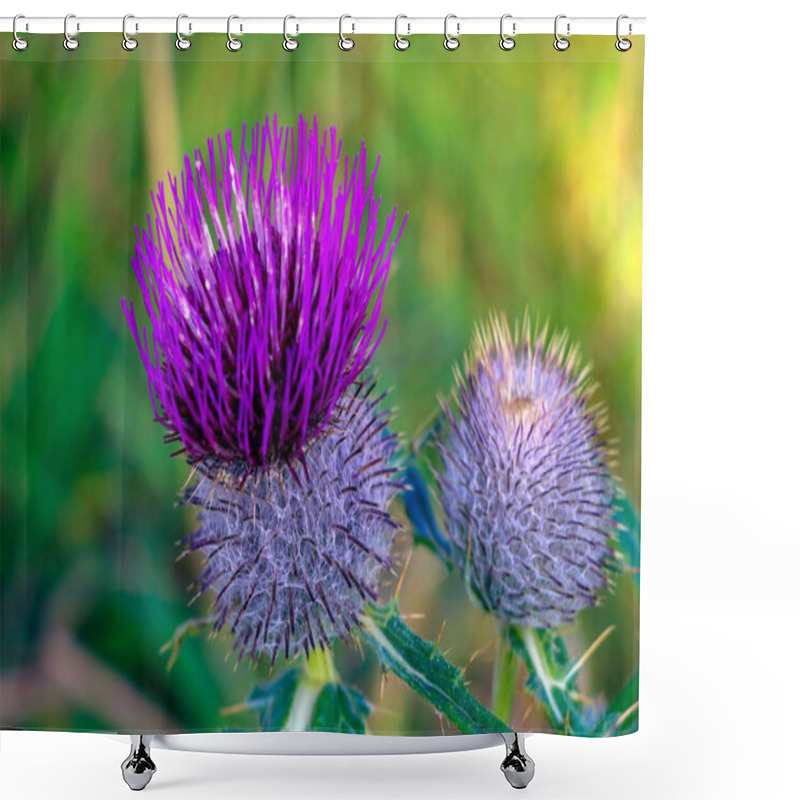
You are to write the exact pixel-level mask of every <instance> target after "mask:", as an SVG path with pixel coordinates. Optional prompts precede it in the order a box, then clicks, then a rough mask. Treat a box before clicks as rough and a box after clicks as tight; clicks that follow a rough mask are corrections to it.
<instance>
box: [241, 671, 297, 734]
mask: <svg viewBox="0 0 800 800" xmlns="http://www.w3.org/2000/svg"><path fill="white" fill-rule="evenodd" d="M301 677H302V672H301V670H299V669H296V668H294V669H290V670H287V671H286V672H284V673H283V675H281V676H279V677H278V678H276V679H275V680H274V681H270V682H269V683H262V684H259V685H258V686H256V687H255V688H254V689H253V691H252V692H250V696H249V697H248V698H247V700H246V701H245V707H246V708H247V709H249V710H251V711H257V712H258V724H259V726H260V728H261V730H263V731H281V730H284V728H285V726H286V722H287V721H288V719H289V713H290V711H291V709H292V701H293V700H294V695H295V692H296V691H297V687H298V686H299V685H300V679H301Z"/></svg>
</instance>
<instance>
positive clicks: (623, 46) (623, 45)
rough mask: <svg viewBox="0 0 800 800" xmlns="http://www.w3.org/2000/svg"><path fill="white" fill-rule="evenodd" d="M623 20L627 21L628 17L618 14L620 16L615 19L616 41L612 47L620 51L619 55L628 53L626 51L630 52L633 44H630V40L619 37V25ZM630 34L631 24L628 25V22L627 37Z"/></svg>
mask: <svg viewBox="0 0 800 800" xmlns="http://www.w3.org/2000/svg"><path fill="white" fill-rule="evenodd" d="M624 19H629V17H628V15H627V14H620V15H619V16H618V17H617V41H616V44H615V45H614V47H616V48H617V50H619V51H620V53H627V52H628V50H630V49H631V47H633V42H632V41H631V40H630V39H623V38H622V37H621V36H620V35H619V24H620V22H622V20H624ZM630 33H631V24H630V22H629V23H628V35H629V36H630Z"/></svg>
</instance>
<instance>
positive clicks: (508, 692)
mask: <svg viewBox="0 0 800 800" xmlns="http://www.w3.org/2000/svg"><path fill="white" fill-rule="evenodd" d="M518 671H519V660H518V659H517V654H516V653H515V652H514V651H513V650H512V649H511V647H509V644H508V628H507V626H505V625H503V626H502V629H501V633H500V638H499V640H498V643H497V654H496V657H495V662H494V677H493V682H492V710H493V711H494V714H495V716H496V717H498V718H499V719H501V720H503V722H507V723H508V724H509V725H510V724H511V718H512V715H513V713H514V694H515V690H516V686H517V672H518Z"/></svg>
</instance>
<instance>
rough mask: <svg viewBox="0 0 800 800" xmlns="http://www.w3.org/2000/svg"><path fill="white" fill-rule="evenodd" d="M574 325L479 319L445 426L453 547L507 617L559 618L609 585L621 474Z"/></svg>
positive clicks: (462, 566)
mask: <svg viewBox="0 0 800 800" xmlns="http://www.w3.org/2000/svg"><path fill="white" fill-rule="evenodd" d="M593 389H594V387H593V385H592V384H590V382H589V373H588V370H587V369H586V368H583V369H581V368H579V366H578V361H577V353H576V351H575V349H574V348H569V347H568V345H567V340H566V337H565V336H564V335H560V336H554V337H551V338H549V339H548V336H547V332H546V330H545V331H543V332H541V333H539V334H537V335H534V337H533V338H531V333H530V325H529V323H528V320H527V318H526V319H525V321H524V322H523V325H522V327H521V329H520V328H517V331H516V333H515V334H514V335H513V336H512V334H511V331H510V329H509V326H508V323H507V322H506V320H505V319H504V318H493V319H492V320H491V321H490V323H489V324H488V325H486V326H483V327H481V328H479V330H478V332H477V335H476V338H475V341H474V344H473V347H472V351H471V353H469V354H468V356H467V359H466V363H465V371H464V373H463V374H462V373H461V372H459V371H457V372H456V387H455V391H454V396H453V401H452V403H451V404H450V405H446V406H445V409H444V423H445V424H444V425H443V427H442V430H441V431H440V433H439V434H438V435H437V436H438V438H437V449H438V452H439V454H440V457H441V467H440V470H439V472H438V476H437V477H438V483H439V492H440V497H441V502H442V506H443V509H444V514H445V518H446V521H447V527H448V534H449V537H450V542H451V546H452V557H453V560H454V562H455V564H456V566H457V567H458V568H459V570H460V571H461V573H462V574H463V576H464V579H465V581H466V583H467V586H468V588H469V590H470V595H471V596H472V598H473V600H475V601H476V602H477V603H478V604H479V605H480V606H481V607H483V608H484V609H486V610H488V611H490V612H491V613H493V614H494V615H495V616H497V617H498V618H499V619H500V620H503V621H505V622H509V623H513V624H518V625H524V626H528V627H538V628H548V627H553V626H558V625H562V624H564V623H567V622H569V621H571V620H572V619H573V618H574V617H575V614H576V613H577V612H578V611H580V610H581V609H583V608H584V607H586V606H589V605H594V604H595V603H596V602H597V599H598V593H599V592H600V591H601V590H602V589H603V588H604V587H605V586H606V584H607V581H608V578H607V569H606V566H607V562H608V560H609V558H610V557H611V556H612V547H611V544H610V539H611V536H612V534H613V532H614V530H615V523H614V520H613V504H614V500H615V497H616V488H615V482H614V480H613V478H612V476H611V471H610V468H609V462H608V456H609V454H608V448H607V445H606V443H605V442H604V441H603V440H602V438H601V436H602V432H603V429H604V427H605V423H604V414H603V412H602V411H601V410H600V409H598V408H597V407H593V406H592V405H590V397H591V394H592V392H593Z"/></svg>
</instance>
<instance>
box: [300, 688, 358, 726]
mask: <svg viewBox="0 0 800 800" xmlns="http://www.w3.org/2000/svg"><path fill="white" fill-rule="evenodd" d="M371 710H372V706H371V705H370V703H369V701H368V700H367V698H366V697H364V695H363V694H361V692H359V691H358V690H357V689H354V688H353V687H352V686H345V685H344V684H342V683H328V684H326V685H325V686H324V687H323V688H322V690H321V691H320V693H319V696H318V698H317V702H316V705H315V706H314V713H313V715H312V717H311V730H314V731H328V732H331V733H366V727H367V717H368V716H369V714H370V711H371Z"/></svg>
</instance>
